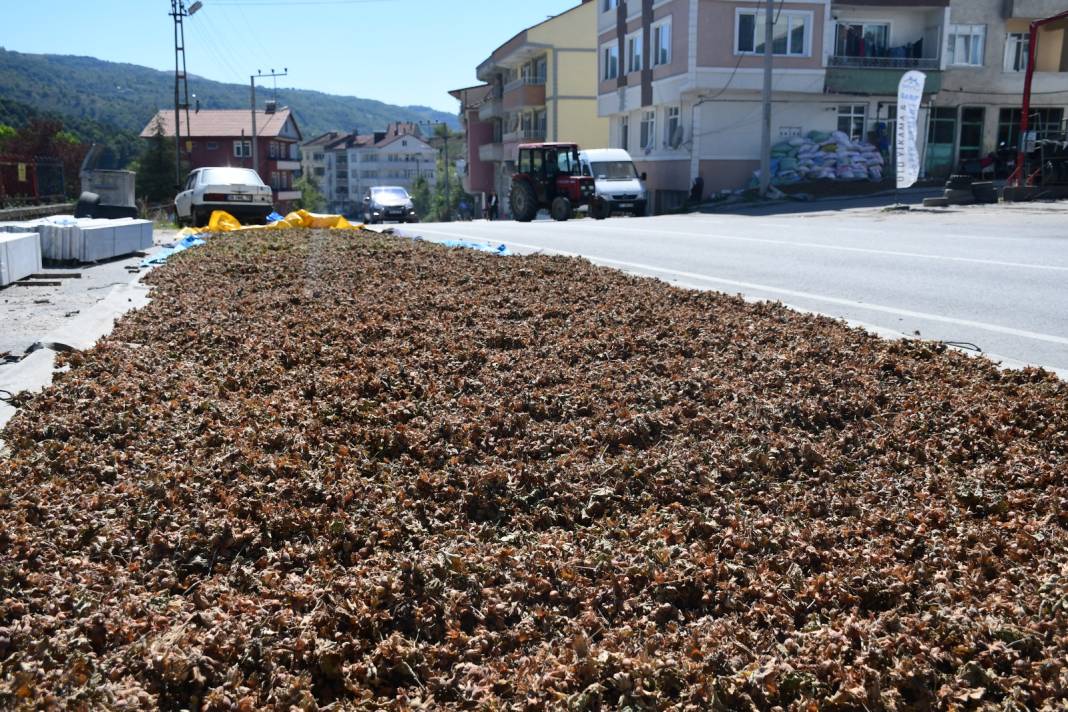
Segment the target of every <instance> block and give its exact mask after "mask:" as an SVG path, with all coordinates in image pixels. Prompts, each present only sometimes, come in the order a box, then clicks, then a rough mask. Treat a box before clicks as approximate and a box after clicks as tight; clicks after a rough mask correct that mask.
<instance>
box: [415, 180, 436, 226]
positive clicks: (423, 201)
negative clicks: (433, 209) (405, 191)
mask: <svg viewBox="0 0 1068 712" xmlns="http://www.w3.org/2000/svg"><path fill="white" fill-rule="evenodd" d="M432 199H433V198H432V196H431V195H430V183H428V182H427V180H426V178H424V177H423V176H419V177H418V178H416V179H415V182H414V183H412V204H413V205H414V206H415V214H416V215H418V216H419V219H420V220H428V219H430V206H431V201H432Z"/></svg>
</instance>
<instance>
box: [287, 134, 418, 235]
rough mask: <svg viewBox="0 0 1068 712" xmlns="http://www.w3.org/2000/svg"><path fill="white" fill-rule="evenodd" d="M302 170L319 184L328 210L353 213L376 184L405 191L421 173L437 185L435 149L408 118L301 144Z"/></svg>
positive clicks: (358, 208) (358, 209) (318, 138)
mask: <svg viewBox="0 0 1068 712" xmlns="http://www.w3.org/2000/svg"><path fill="white" fill-rule="evenodd" d="M303 152H304V155H305V156H306V157H307V158H306V159H305V162H304V170H305V172H306V173H307V175H310V176H311V177H312V178H313V179H314V180H315V181H316V183H317V184H318V185H319V189H320V190H321V191H322V193H323V195H324V196H325V197H326V199H327V206H328V208H329V210H330V211H331V212H337V213H342V214H346V215H354V214H356V213H358V212H359V211H360V209H361V208H362V206H363V195H364V192H365V191H366V190H367V189H368V188H370V187H372V186H376V185H391V186H400V187H402V188H405V189H407V190H409V191H410V190H411V188H412V186H413V184H414V183H415V180H416V179H417V178H419V177H423V178H425V179H426V180H427V182H428V183H429V184H430V185H431V187H433V186H434V185H436V184H437V157H438V151H437V149H435V148H434V147H433V146H431V145H430V144H429V143H428V142H427V140H426V139H425V138H424V137H423V135H422V132H421V131H420V129H419V126H418V125H416V124H413V123H404V122H400V123H393V124H390V125H389V127H388V128H387V129H386V130H385V131H376V132H374V133H370V134H358V133H355V132H354V133H338V132H331V133H327V134H323V135H322V136H318V137H316V138H314V139H312V140H311V141H309V142H308V143H306V144H304V146H303Z"/></svg>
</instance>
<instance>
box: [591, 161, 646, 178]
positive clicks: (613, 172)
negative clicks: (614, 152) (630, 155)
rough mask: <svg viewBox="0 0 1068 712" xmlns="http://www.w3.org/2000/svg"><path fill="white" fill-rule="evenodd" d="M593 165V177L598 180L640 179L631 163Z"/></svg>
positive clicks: (606, 162)
mask: <svg viewBox="0 0 1068 712" xmlns="http://www.w3.org/2000/svg"><path fill="white" fill-rule="evenodd" d="M591 165H592V166H593V177H594V178H597V179H598V180H634V179H636V178H637V177H638V172H637V171H636V170H634V164H633V163H631V162H630V161H600V162H598V163H593V164H591Z"/></svg>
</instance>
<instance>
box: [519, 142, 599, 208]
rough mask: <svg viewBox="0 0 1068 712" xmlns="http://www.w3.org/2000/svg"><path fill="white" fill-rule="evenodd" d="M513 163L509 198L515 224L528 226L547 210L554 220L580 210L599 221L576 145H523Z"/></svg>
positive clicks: (591, 184) (591, 187)
mask: <svg viewBox="0 0 1068 712" xmlns="http://www.w3.org/2000/svg"><path fill="white" fill-rule="evenodd" d="M516 163H517V168H518V172H517V173H516V174H515V176H513V177H512V195H511V204H512V214H513V215H514V216H515V219H516V220H518V221H520V222H530V221H531V220H533V219H534V218H535V217H536V216H537V214H538V211H539V210H541V209H548V210H549V212H550V213H551V214H552V216H553V219H554V220H561V221H562V220H567V219H569V218H570V217H571V215H572V213H573V212H574V211H575V210H576V209H577V208H580V207H584V206H588V207H589V209H590V212H591V213H592V214H593V215H594V217H601V213H602V210H599V209H597V208H599V202H598V200H597V198H596V186H595V184H594V181H593V179H592V178H590V177H589V176H583V175H582V165H581V163H580V162H579V155H578V146H577V145H576V144H573V143H537V144H523V145H521V146H520V147H519V156H518V160H517V162H516Z"/></svg>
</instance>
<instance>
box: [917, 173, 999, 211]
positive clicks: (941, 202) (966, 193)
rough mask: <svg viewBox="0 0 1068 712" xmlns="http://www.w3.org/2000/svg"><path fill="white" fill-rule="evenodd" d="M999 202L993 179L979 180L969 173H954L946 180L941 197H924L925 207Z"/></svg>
mask: <svg viewBox="0 0 1068 712" xmlns="http://www.w3.org/2000/svg"><path fill="white" fill-rule="evenodd" d="M996 202H998V194H997V189H996V188H994V184H993V183H992V182H991V181H977V180H975V179H974V178H973V177H971V176H968V175H952V176H950V177H949V180H948V181H946V190H945V193H944V194H943V195H942V197H940V198H924V201H923V207H925V208H947V207H949V206H950V205H973V204H975V203H986V204H988V203H996Z"/></svg>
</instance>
